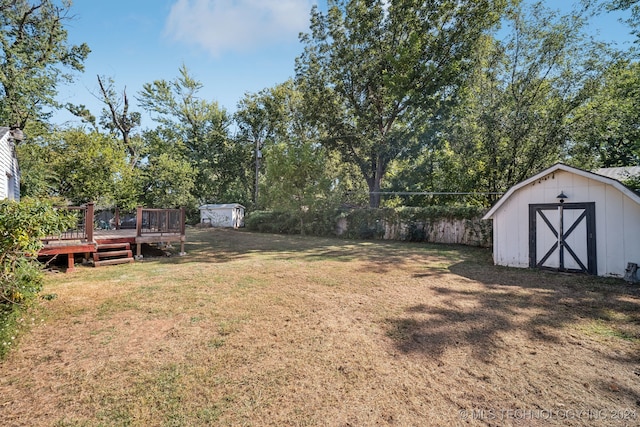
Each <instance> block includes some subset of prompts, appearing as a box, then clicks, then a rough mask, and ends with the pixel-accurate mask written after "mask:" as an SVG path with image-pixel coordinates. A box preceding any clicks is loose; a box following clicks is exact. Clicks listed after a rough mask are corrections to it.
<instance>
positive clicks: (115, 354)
mask: <svg viewBox="0 0 640 427" xmlns="http://www.w3.org/2000/svg"><path fill="white" fill-rule="evenodd" d="M188 239H189V242H190V243H189V245H188V246H187V251H188V254H189V255H188V256H186V257H172V258H166V259H162V258H158V259H156V260H152V261H149V262H144V263H136V264H132V265H123V266H114V267H109V268H104V269H90V268H86V269H79V271H78V272H77V273H75V274H70V275H62V274H57V275H52V276H50V277H49V279H48V284H47V286H46V289H45V292H50V293H56V294H57V295H58V297H57V298H56V299H55V300H53V301H44V302H43V305H44V308H45V311H44V312H45V313H47V314H46V317H45V318H43V320H44V321H43V322H38V321H37V320H38V319H36V322H35V323H37V324H38V323H39V325H38V326H36V327H34V328H33V329H32V331H31V333H30V334H29V335H27V336H24V337H23V338H22V341H21V344H20V347H19V349H18V350H16V351H14V352H12V353H11V354H10V356H9V358H8V359H7V360H6V361H4V362H3V363H2V364H1V365H0V418H2V420H3V423H4V425H16V426H22V425H24V426H27V425H29V426H37V425H43V426H44V425H47V426H48V425H58V426H67V425H69V426H70V425H74V426H75V425H139V426H143V425H144V426H146V425H189V426H193V425H203V426H204V425H211V424H215V425H278V426H280V425H332V426H333V425H338V426H340V425H341V426H348V425H353V426H356V425H358V426H360V425H501V426H502V425H507V426H508V425H514V426H517V425H527V426H531V425H534V426H535V425H545V426H546V425H577V426H580V425H584V426H587V425H589V426H591V425H596V426H610V425H638V424H639V423H640V421H639V420H640V296H639V293H638V290H637V288H634V287H630V286H628V285H626V284H624V283H622V282H620V281H617V280H608V279H598V278H591V277H586V276H572V275H558V274H550V273H544V272H537V271H530V270H514V269H507V268H499V267H494V266H492V265H491V264H490V262H489V258H488V255H489V254H488V252H487V251H484V250H481V249H470V248H456V247H450V246H425V245H418V244H401V243H393V244H388V243H380V244H378V243H371V242H354V241H344V240H333V239H313V238H301V237H299V236H273V235H261V234H253V233H246V232H237V231H231V230H213V229H207V230H194V231H192V232H191V233H190V235H189V236H188Z"/></svg>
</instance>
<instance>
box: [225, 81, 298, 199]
mask: <svg viewBox="0 0 640 427" xmlns="http://www.w3.org/2000/svg"><path fill="white" fill-rule="evenodd" d="M292 85H293V82H291V81H288V82H286V83H284V84H282V85H278V86H276V87H274V88H268V89H264V90H262V91H260V92H258V93H246V94H245V96H244V98H243V99H241V100H240V102H239V103H238V109H237V111H236V113H235V115H234V119H235V123H236V124H237V126H238V130H239V133H238V135H237V137H238V140H239V141H241V142H242V143H243V144H244V145H245V146H246V147H247V149H245V151H246V152H248V151H249V147H252V148H253V149H252V152H253V159H252V160H253V170H252V172H253V177H254V179H253V182H254V185H253V206H254V207H255V208H257V207H258V205H259V204H258V197H259V195H258V189H259V185H260V173H261V169H262V167H261V159H262V149H263V147H264V145H265V144H269V143H273V142H274V138H275V135H276V132H277V131H278V129H279V128H281V127H282V126H286V125H285V123H286V120H285V116H284V105H285V102H286V100H285V99H284V94H285V93H286V90H287V89H288V88H291V87H292ZM249 169H250V168H247V170H249ZM247 175H249V174H247Z"/></svg>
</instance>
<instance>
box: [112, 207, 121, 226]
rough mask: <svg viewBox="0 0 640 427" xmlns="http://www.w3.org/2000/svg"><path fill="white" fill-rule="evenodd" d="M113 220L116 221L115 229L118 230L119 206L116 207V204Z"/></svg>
mask: <svg viewBox="0 0 640 427" xmlns="http://www.w3.org/2000/svg"><path fill="white" fill-rule="evenodd" d="M113 221H114V222H115V223H116V230H120V208H118V207H117V206H116V212H115V214H114V218H113Z"/></svg>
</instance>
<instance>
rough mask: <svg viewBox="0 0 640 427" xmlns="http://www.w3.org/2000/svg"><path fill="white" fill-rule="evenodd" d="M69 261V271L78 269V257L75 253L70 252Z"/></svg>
mask: <svg viewBox="0 0 640 427" xmlns="http://www.w3.org/2000/svg"><path fill="white" fill-rule="evenodd" d="M67 258H68V261H67V273H71V272H73V271H75V270H76V263H75V261H76V259H75V256H74V254H68V255H67Z"/></svg>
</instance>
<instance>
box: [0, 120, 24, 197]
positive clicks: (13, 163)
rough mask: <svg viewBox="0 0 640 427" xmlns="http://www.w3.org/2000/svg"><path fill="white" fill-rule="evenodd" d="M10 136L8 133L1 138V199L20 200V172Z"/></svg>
mask: <svg viewBox="0 0 640 427" xmlns="http://www.w3.org/2000/svg"><path fill="white" fill-rule="evenodd" d="M9 136H10V133H9V132H6V133H5V134H4V135H3V136H2V138H0V199H6V198H10V199H15V200H20V170H19V169H18V161H17V160H16V158H15V157H14V156H13V145H12V143H11V142H9ZM11 190H12V191H11ZM10 193H12V194H10Z"/></svg>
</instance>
